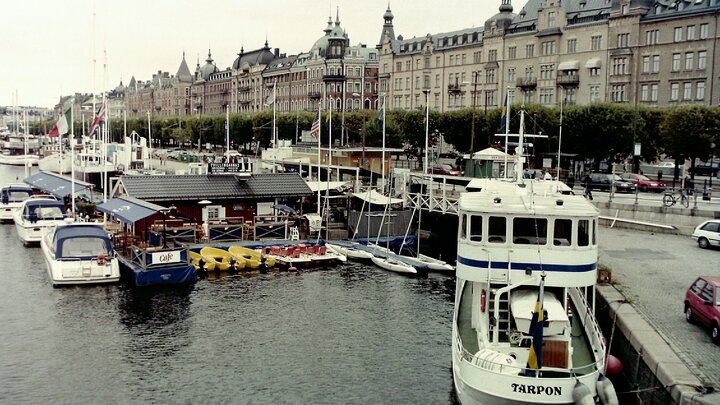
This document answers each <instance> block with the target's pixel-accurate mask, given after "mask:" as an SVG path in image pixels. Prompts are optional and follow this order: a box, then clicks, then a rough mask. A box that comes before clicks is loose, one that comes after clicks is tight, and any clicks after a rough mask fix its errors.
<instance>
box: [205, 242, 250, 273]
mask: <svg viewBox="0 0 720 405" xmlns="http://www.w3.org/2000/svg"><path fill="white" fill-rule="evenodd" d="M200 256H202V258H203V259H204V260H205V263H208V264H210V266H211V267H212V268H213V270H218V271H228V270H242V269H243V268H245V260H244V259H238V258H236V257H235V256H233V255H232V254H231V253H230V252H228V251H227V250H225V249H220V248H216V247H211V246H205V247H203V248H202V249H200ZM206 270H209V269H206Z"/></svg>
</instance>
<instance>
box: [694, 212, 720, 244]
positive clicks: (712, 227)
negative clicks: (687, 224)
mask: <svg viewBox="0 0 720 405" xmlns="http://www.w3.org/2000/svg"><path fill="white" fill-rule="evenodd" d="M692 238H693V239H695V240H696V241H697V244H698V246H700V248H702V249H707V248H708V247H710V246H720V219H710V220H707V221H705V222H703V223H702V224H700V225H698V226H697V228H695V232H693V234H692Z"/></svg>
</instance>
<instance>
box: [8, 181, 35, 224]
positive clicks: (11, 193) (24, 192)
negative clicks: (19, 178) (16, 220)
mask: <svg viewBox="0 0 720 405" xmlns="http://www.w3.org/2000/svg"><path fill="white" fill-rule="evenodd" d="M32 194H33V190H32V187H30V186H28V185H26V184H9V185H7V186H5V187H3V188H2V189H0V221H1V222H10V221H12V220H13V215H14V214H15V211H17V210H19V209H20V206H22V203H23V202H24V201H25V200H27V199H28V198H30V196H31V195H32Z"/></svg>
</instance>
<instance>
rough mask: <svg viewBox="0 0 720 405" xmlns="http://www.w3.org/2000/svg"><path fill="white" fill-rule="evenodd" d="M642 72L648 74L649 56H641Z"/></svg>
mask: <svg viewBox="0 0 720 405" xmlns="http://www.w3.org/2000/svg"><path fill="white" fill-rule="evenodd" d="M642 72H643V73H650V57H649V56H643V58H642Z"/></svg>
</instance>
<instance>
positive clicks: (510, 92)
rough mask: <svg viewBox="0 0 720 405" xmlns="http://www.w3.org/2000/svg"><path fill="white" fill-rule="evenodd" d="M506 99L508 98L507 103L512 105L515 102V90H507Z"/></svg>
mask: <svg viewBox="0 0 720 405" xmlns="http://www.w3.org/2000/svg"><path fill="white" fill-rule="evenodd" d="M507 98H508V102H509V103H510V104H513V103H514V102H515V90H513V89H510V90H508V92H507Z"/></svg>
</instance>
